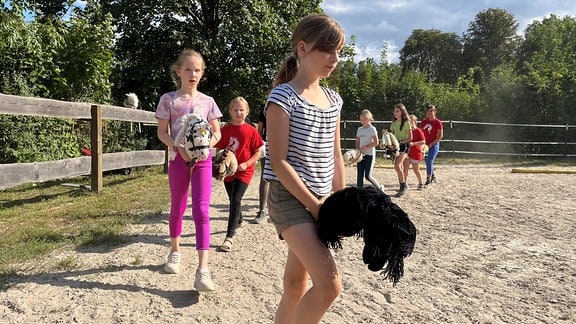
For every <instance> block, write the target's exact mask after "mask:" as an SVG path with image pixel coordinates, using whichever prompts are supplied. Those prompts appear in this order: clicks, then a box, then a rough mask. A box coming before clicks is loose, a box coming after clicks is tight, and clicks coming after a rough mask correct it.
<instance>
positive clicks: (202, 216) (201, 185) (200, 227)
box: [168, 154, 212, 250]
mask: <svg viewBox="0 0 576 324" xmlns="http://www.w3.org/2000/svg"><path fill="white" fill-rule="evenodd" d="M168 183H169V184H170V204H171V206H170V219H169V227H170V237H171V238H174V237H179V236H180V235H181V234H182V219H183V218H184V213H185V212H186V204H187V201H188V190H189V188H190V185H192V218H193V219H194V226H195V227H196V250H209V249H210V214H209V209H210V196H211V193H212V157H208V159H206V160H204V161H200V162H197V163H196V165H194V167H193V168H192V172H190V168H189V167H188V166H186V162H185V161H184V159H183V158H182V157H181V156H180V154H178V155H176V158H175V159H174V160H173V161H170V165H169V166H168Z"/></svg>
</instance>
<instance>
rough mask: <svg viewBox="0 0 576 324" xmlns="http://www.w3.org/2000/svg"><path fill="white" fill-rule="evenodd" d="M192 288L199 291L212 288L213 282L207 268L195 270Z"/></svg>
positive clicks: (206, 290)
mask: <svg viewBox="0 0 576 324" xmlns="http://www.w3.org/2000/svg"><path fill="white" fill-rule="evenodd" d="M194 289H196V290H198V291H201V292H208V291H213V290H214V283H213V282H212V277H211V276H210V271H208V270H202V271H200V270H196V280H194Z"/></svg>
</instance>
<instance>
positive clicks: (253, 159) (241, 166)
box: [238, 134, 261, 171]
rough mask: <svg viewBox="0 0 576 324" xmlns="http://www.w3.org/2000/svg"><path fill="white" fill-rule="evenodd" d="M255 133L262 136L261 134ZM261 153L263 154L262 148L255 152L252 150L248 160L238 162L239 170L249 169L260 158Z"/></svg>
mask: <svg viewBox="0 0 576 324" xmlns="http://www.w3.org/2000/svg"><path fill="white" fill-rule="evenodd" d="M254 135H255V136H260V135H259V134H254ZM260 155H261V153H260V148H258V149H257V150H256V151H255V152H252V155H250V158H249V159H248V160H246V161H244V162H242V163H239V164H238V170H240V171H244V170H246V169H248V167H249V166H251V165H252V164H254V163H256V161H258V160H260Z"/></svg>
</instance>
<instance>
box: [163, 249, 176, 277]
mask: <svg viewBox="0 0 576 324" xmlns="http://www.w3.org/2000/svg"><path fill="white" fill-rule="evenodd" d="M164 271H165V272H167V273H178V272H180V252H170V254H168V261H166V264H165V265H164Z"/></svg>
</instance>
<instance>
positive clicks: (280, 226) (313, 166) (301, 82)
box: [264, 14, 345, 323]
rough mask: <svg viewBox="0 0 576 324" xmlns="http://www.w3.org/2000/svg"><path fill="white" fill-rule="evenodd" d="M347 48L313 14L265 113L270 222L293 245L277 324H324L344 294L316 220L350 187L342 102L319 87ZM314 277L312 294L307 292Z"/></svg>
mask: <svg viewBox="0 0 576 324" xmlns="http://www.w3.org/2000/svg"><path fill="white" fill-rule="evenodd" d="M344 43H345V36H344V31H343V30H342V28H341V27H340V25H338V23H336V21H334V20H333V19H332V18H330V17H328V16H326V15H319V14H315V15H309V16H307V17H305V18H304V19H302V20H301V21H300V22H299V23H298V25H297V26H296V29H295V30H294V33H293V34H292V39H291V44H290V47H291V49H292V53H291V55H290V56H289V57H288V58H287V59H286V60H285V61H284V63H283V64H282V66H281V68H280V70H279V71H278V73H277V75H276V79H275V81H274V85H277V87H276V88H274V89H273V90H272V92H271V93H270V95H269V97H268V101H267V104H266V107H265V109H266V111H265V113H266V120H267V125H268V132H267V135H268V153H269V154H268V155H267V156H266V165H265V170H264V172H265V173H264V177H265V178H266V179H269V180H270V193H269V198H268V210H269V216H270V220H271V221H272V223H273V224H274V226H275V228H276V232H277V233H278V234H279V236H280V238H281V239H284V240H285V241H286V243H287V244H288V258H287V261H286V267H285V270H284V281H283V283H284V292H283V294H282V298H281V300H280V304H279V305H278V309H277V311H276V316H275V322H276V323H318V322H319V321H320V320H321V319H322V317H323V315H324V314H325V313H326V311H327V310H328V308H329V307H330V305H331V304H332V303H333V302H334V300H335V299H336V297H338V295H339V294H340V292H341V290H342V286H341V283H340V274H339V273H338V269H337V267H336V264H335V262H334V259H333V258H332V254H331V253H330V251H329V250H328V248H326V246H325V245H324V244H323V243H322V242H321V241H320V239H319V238H318V234H317V229H316V220H317V218H318V211H319V208H320V205H321V199H322V198H323V197H325V196H327V195H328V194H330V192H331V191H332V190H334V191H336V190H340V189H343V188H344V186H345V176H344V161H343V159H342V152H341V150H340V149H341V148H340V112H341V109H342V99H341V97H340V96H339V95H338V94H337V93H336V92H334V91H332V90H330V89H327V88H324V87H322V86H321V85H320V79H321V78H326V77H328V76H329V75H330V74H331V73H332V71H334V69H335V68H336V66H337V65H338V61H339V53H340V51H341V50H342V47H343V46H344ZM308 278H310V279H311V281H312V287H311V288H310V289H308V290H307V285H308Z"/></svg>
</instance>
